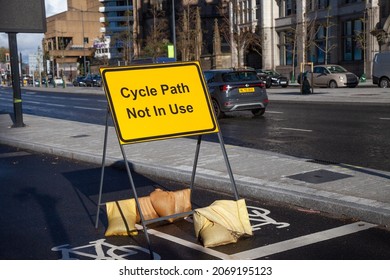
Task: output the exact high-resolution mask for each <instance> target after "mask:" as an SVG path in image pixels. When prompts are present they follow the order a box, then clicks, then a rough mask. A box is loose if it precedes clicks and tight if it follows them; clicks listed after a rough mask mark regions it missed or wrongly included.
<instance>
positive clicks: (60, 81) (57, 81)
mask: <svg viewBox="0 0 390 280" xmlns="http://www.w3.org/2000/svg"><path fill="white" fill-rule="evenodd" d="M52 82H53V83H54V84H55V86H63V85H64V80H63V79H62V78H54V79H53V80H52Z"/></svg>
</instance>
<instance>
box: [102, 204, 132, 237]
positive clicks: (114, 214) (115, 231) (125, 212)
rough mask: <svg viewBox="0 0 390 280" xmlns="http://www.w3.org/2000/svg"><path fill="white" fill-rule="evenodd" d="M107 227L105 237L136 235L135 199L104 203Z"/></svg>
mask: <svg viewBox="0 0 390 280" xmlns="http://www.w3.org/2000/svg"><path fill="white" fill-rule="evenodd" d="M106 210H107V219H108V227H107V230H106V232H105V236H113V235H137V234H138V232H137V229H136V228H135V223H136V203H135V199H134V198H131V199H125V200H119V201H111V202H107V203H106Z"/></svg>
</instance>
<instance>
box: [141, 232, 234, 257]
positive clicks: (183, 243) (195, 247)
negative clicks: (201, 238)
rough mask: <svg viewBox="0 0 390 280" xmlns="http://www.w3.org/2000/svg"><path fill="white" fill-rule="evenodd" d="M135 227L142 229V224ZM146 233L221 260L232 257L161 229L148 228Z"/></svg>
mask: <svg viewBox="0 0 390 280" xmlns="http://www.w3.org/2000/svg"><path fill="white" fill-rule="evenodd" d="M136 227H137V229H139V230H142V229H143V227H142V226H139V225H136ZM148 233H150V234H152V235H154V236H157V237H160V238H163V239H166V240H168V241H171V242H174V243H177V244H179V245H181V246H185V247H187V248H190V249H193V250H197V251H200V252H203V253H205V254H208V255H210V256H214V257H216V258H220V259H222V260H227V259H232V258H231V257H230V256H229V255H227V254H224V253H221V252H218V251H216V250H213V249H210V248H206V247H203V246H202V245H200V244H196V243H193V242H190V241H187V240H184V239H181V238H178V237H175V236H173V235H169V234H166V233H163V232H161V231H157V230H154V229H148Z"/></svg>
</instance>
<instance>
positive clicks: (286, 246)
mask: <svg viewBox="0 0 390 280" xmlns="http://www.w3.org/2000/svg"><path fill="white" fill-rule="evenodd" d="M372 227H376V225H374V224H370V223H365V222H356V223H353V224H348V225H344V226H341V227H337V228H333V229H329V230H325V231H320V232H316V233H313V234H309V235H305V236H300V237H297V238H293V239H290V240H285V241H282V242H278V243H274V244H270V245H266V246H263V247H258V248H255V249H251V250H248V251H244V252H240V253H237V254H234V255H231V256H230V257H233V258H234V259H240V260H243V259H249V260H254V259H258V258H262V257H266V256H269V255H273V254H277V253H281V252H285V251H288V250H292V249H295V248H299V247H303V246H306V245H310V244H314V243H318V242H321V241H325V240H329V239H332V238H337V237H340V236H344V235H348V234H352V233H356V232H359V231H363V230H367V229H370V228H372Z"/></svg>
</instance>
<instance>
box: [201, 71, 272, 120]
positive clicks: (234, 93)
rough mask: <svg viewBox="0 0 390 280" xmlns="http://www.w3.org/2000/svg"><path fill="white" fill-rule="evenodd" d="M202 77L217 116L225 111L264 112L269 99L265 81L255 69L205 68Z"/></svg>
mask: <svg viewBox="0 0 390 280" xmlns="http://www.w3.org/2000/svg"><path fill="white" fill-rule="evenodd" d="M204 77H205V80H206V82H207V86H208V89H209V93H210V97H211V100H212V103H213V107H214V110H215V114H216V117H217V118H221V117H223V115H224V114H225V113H227V112H233V111H244V110H248V111H251V112H252V114H253V115H255V116H261V115H263V114H264V112H265V109H266V108H267V105H268V103H269V100H268V95H267V92H266V88H265V83H264V82H263V81H262V80H261V79H260V78H259V77H258V76H257V73H256V71H253V70H232V69H224V70H207V71H204Z"/></svg>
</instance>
